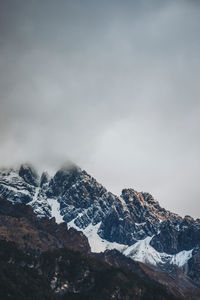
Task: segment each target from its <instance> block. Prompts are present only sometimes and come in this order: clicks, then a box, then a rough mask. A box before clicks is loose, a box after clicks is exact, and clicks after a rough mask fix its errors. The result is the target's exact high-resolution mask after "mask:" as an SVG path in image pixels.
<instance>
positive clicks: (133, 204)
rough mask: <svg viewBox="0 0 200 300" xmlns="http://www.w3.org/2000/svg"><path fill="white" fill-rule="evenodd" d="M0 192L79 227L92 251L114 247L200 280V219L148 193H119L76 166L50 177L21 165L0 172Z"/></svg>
mask: <svg viewBox="0 0 200 300" xmlns="http://www.w3.org/2000/svg"><path fill="white" fill-rule="evenodd" d="M0 194H1V195H2V196H3V197H5V198H6V199H8V200H9V201H11V202H12V203H14V204H15V203H19V202H22V203H25V204H28V205H31V206H32V208H33V210H34V212H35V213H36V214H37V216H38V217H39V218H42V217H44V216H47V217H49V218H51V217H55V219H56V222H57V223H61V222H63V221H64V222H66V223H67V224H68V227H74V228H75V229H77V230H79V231H82V232H83V233H84V234H85V235H86V236H87V238H88V241H89V244H90V247H91V250H92V251H93V252H103V251H105V250H107V249H117V250H119V251H120V252H122V253H123V254H124V255H126V256H128V257H130V258H132V259H133V260H137V261H141V262H144V263H146V264H151V265H154V266H159V267H166V266H173V265H175V266H178V267H180V268H182V269H184V270H185V272H187V274H189V275H190V276H191V278H193V279H194V280H195V281H196V282H197V283H199V282H200V268H199V267H198V266H197V264H196V262H197V261H199V257H200V220H199V219H197V220H194V219H193V218H191V217H189V216H186V217H185V218H181V217H180V216H178V215H177V214H174V213H171V212H169V211H167V210H165V209H164V208H161V207H160V205H159V203H158V202H157V201H156V200H155V199H154V198H153V197H152V196H151V195H150V194H148V193H143V192H136V191H135V190H133V189H124V190H122V193H121V196H119V197H118V196H116V195H114V194H112V193H110V192H108V191H107V190H106V189H105V188H104V187H103V186H102V185H101V184H99V183H98V182H97V181H96V180H95V179H94V178H93V177H91V176H90V175H89V174H87V173H86V171H84V170H81V169H80V168H79V167H77V166H75V165H71V166H69V167H65V168H62V169H60V170H59V171H58V172H57V173H56V174H55V176H53V177H50V176H49V175H48V174H47V173H46V172H45V173H43V174H42V175H41V176H39V175H38V174H37V172H36V171H35V170H34V168H33V167H32V166H30V165H27V164H24V165H22V166H21V167H20V168H19V169H2V170H1V171H0Z"/></svg>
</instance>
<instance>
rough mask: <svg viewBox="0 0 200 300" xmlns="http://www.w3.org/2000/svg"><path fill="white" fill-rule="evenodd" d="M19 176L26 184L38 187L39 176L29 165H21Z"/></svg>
mask: <svg viewBox="0 0 200 300" xmlns="http://www.w3.org/2000/svg"><path fill="white" fill-rule="evenodd" d="M19 176H20V177H22V178H23V179H24V181H26V182H27V183H28V184H31V185H34V186H38V185H39V175H38V173H37V172H36V170H35V169H34V167H33V166H32V165H31V164H28V163H25V164H22V165H21V166H20V168H19Z"/></svg>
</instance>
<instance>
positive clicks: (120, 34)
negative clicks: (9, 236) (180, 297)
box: [0, 0, 200, 218]
mask: <svg viewBox="0 0 200 300" xmlns="http://www.w3.org/2000/svg"><path fill="white" fill-rule="evenodd" d="M0 5H1V9H0V24H1V26H0V67H1V73H0V140H1V147H0V166H2V167H3V166H5V167H6V166H13V165H16V164H20V163H23V162H31V163H32V164H33V165H34V166H35V167H36V169H38V170H39V172H41V171H42V170H43V169H44V170H49V172H50V173H51V174H52V173H53V172H55V171H56V170H57V169H58V168H59V167H60V166H61V165H62V164H65V162H66V161H68V160H71V161H73V162H75V163H76V164H77V165H79V166H80V167H81V168H83V169H85V170H86V171H87V172H88V173H89V174H91V175H92V176H93V177H95V178H96V180H97V181H98V182H100V183H102V184H103V185H104V186H105V187H106V188H107V189H108V190H110V191H111V192H113V193H115V194H117V195H120V192H121V190H122V189H123V188H127V187H130V188H134V189H135V190H137V191H145V192H149V193H151V194H152V195H153V196H154V198H156V200H158V201H159V203H160V205H161V206H162V207H164V208H166V209H169V210H171V211H174V212H176V213H179V214H180V215H182V216H183V215H191V216H193V217H195V218H197V217H200V215H199V194H200V187H199V170H200V160H199V153H200V139H199V137H200V117H199V116H200V99H199V89H200V87H199V86H200V85H199V78H200V55H199V53H200V39H199V32H200V3H199V2H198V1H195V0H190V1H189V0H173V1H172V0H168V1H158V0H148V1H147V0H141V1H134V0H133V1H131V0H127V1H126V0H125V1H122V0H121V1H120V0H115V1H114V0H110V1H96V0H93V1H92V0H86V1H80V0H79V1H78V0H66V1H64V0H60V1H56V2H55V1H53V0H49V1H46V0H44V1H39V0H35V1H33V0H26V1H25V0H21V1H17V0H12V1H11V0H4V1H2V0H0Z"/></svg>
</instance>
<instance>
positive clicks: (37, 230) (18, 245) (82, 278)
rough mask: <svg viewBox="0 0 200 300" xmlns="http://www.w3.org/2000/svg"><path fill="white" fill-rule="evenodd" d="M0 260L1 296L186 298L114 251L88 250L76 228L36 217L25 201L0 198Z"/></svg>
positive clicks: (44, 297)
mask: <svg viewBox="0 0 200 300" xmlns="http://www.w3.org/2000/svg"><path fill="white" fill-rule="evenodd" d="M47 249H48V250H51V251H46V250H47ZM70 249H71V250H70ZM75 249H76V250H79V252H75V251H74V250H75ZM81 253H82V254H81ZM127 262H128V263H127ZM0 263H1V270H0V279H1V280H0V298H1V299H15V300H16V299H36V298H38V299H92V300H94V299H95V300H96V299H99V300H103V299H185V298H184V297H183V296H182V294H181V293H180V291H179V290H178V291H177V290H175V289H171V288H169V286H168V285H167V280H166V284H165V285H163V284H162V283H161V284H160V283H159V282H158V280H157V278H156V276H155V278H154V279H152V278H151V277H152V276H148V275H146V273H145V272H143V269H142V268H141V266H140V265H139V264H138V263H135V262H133V260H131V259H128V258H126V257H124V256H123V255H122V254H120V253H119V252H117V251H116V250H115V251H113V252H112V251H110V252H106V253H105V254H104V255H103V254H99V255H98V254H92V253H90V249H89V246H88V244H87V239H86V238H85V237H84V236H83V235H82V233H81V232H76V230H71V229H70V230H68V229H67V225H66V223H62V224H59V225H58V224H56V223H55V220H54V219H53V220H52V219H48V218H43V219H37V218H36V216H35V215H34V213H33V211H32V208H31V207H30V206H26V205H25V204H16V205H13V204H11V203H10V202H8V201H6V200H4V199H0ZM155 273H156V272H155ZM168 277H169V276H168ZM168 277H167V275H166V278H168ZM175 280H176V279H175ZM181 290H182V292H184V293H185V291H186V292H188V290H187V289H185V287H184V286H182V287H181ZM190 291H192V295H193V296H194V299H196V295H200V291H199V290H198V289H195V286H193V285H192V284H191V286H190Z"/></svg>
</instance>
